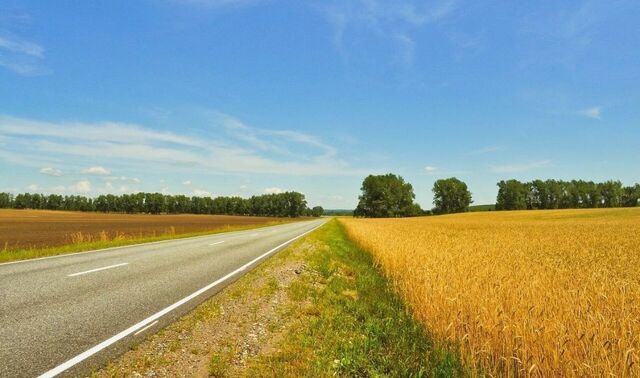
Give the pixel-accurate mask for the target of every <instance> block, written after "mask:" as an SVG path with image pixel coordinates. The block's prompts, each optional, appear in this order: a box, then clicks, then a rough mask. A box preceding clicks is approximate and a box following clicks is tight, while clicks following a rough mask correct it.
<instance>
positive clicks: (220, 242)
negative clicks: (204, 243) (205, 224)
mask: <svg viewBox="0 0 640 378" xmlns="http://www.w3.org/2000/svg"><path fill="white" fill-rule="evenodd" d="M222 243H224V240H223V241H219V242H215V243H211V244H209V245H218V244H222Z"/></svg>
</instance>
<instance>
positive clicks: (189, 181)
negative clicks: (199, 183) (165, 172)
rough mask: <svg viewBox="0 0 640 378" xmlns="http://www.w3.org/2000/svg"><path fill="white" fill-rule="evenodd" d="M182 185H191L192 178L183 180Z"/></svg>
mask: <svg viewBox="0 0 640 378" xmlns="http://www.w3.org/2000/svg"><path fill="white" fill-rule="evenodd" d="M182 185H186V186H189V185H191V180H187V181H183V182H182Z"/></svg>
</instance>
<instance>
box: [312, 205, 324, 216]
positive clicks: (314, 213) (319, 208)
mask: <svg viewBox="0 0 640 378" xmlns="http://www.w3.org/2000/svg"><path fill="white" fill-rule="evenodd" d="M323 215H324V209H323V208H322V206H314V207H313V209H311V216H312V217H316V218H317V217H321V216H323Z"/></svg>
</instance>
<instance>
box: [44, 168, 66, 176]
mask: <svg viewBox="0 0 640 378" xmlns="http://www.w3.org/2000/svg"><path fill="white" fill-rule="evenodd" d="M40 173H42V174H43V175H47V176H54V177H60V176H62V171H61V170H59V169H57V168H52V167H44V168H42V169H41V170H40Z"/></svg>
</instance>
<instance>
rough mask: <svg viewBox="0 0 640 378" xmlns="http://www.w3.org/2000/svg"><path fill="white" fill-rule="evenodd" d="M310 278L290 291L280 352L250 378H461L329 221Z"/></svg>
mask: <svg viewBox="0 0 640 378" xmlns="http://www.w3.org/2000/svg"><path fill="white" fill-rule="evenodd" d="M309 238H311V239H315V240H314V241H315V242H316V243H317V246H316V248H314V249H313V250H312V251H310V252H308V253H307V255H306V256H305V260H306V262H307V264H308V268H309V269H308V272H307V274H302V275H301V279H300V280H299V281H296V282H294V283H293V284H291V285H290V286H289V288H288V291H289V297H290V298H291V299H292V300H293V302H294V303H293V305H292V306H291V308H290V309H289V311H290V312H291V315H292V316H293V317H294V319H295V320H294V321H293V324H292V326H291V328H290V329H289V332H288V333H287V335H286V337H284V339H283V340H282V342H281V343H280V345H279V347H278V350H279V351H278V352H276V353H273V354H270V355H269V354H268V355H264V356H261V357H259V358H257V359H255V360H254V361H253V362H252V363H250V364H249V365H248V367H247V370H246V371H245V373H246V374H245V375H246V376H292V377H293V376H305V377H333V376H350V377H355V376H357V377H428V376H430V377H456V376H464V375H465V372H464V370H463V368H462V366H461V364H460V362H459V358H458V356H457V355H456V354H455V353H453V352H451V351H450V350H443V349H437V348H436V347H435V346H434V343H433V342H432V340H431V337H430V336H429V334H428V333H427V332H426V331H425V329H424V328H423V327H422V326H421V325H420V324H418V323H417V322H415V321H414V320H413V319H412V317H411V315H410V314H409V312H408V311H407V309H406V308H405V306H404V304H403V303H402V300H401V299H400V297H399V296H398V295H397V294H395V292H394V290H393V287H392V286H391V284H390V283H389V281H388V280H387V279H386V278H385V277H384V276H383V275H382V274H381V272H380V271H379V270H378V269H377V268H376V267H375V266H374V262H373V259H372V257H371V255H370V254H369V253H366V252H364V251H362V250H360V249H359V248H357V247H356V246H355V245H354V244H353V243H352V242H351V241H349V240H348V239H347V236H346V234H345V231H344V229H343V226H342V225H341V224H340V223H339V222H337V221H335V220H334V221H331V222H330V223H328V224H327V225H326V226H325V227H323V228H321V229H320V230H318V231H316V232H315V233H313V234H312V235H311V236H309Z"/></svg>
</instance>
